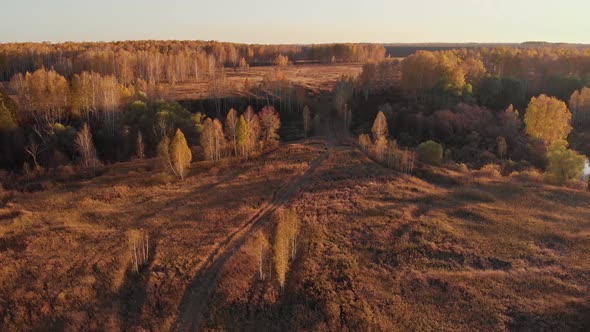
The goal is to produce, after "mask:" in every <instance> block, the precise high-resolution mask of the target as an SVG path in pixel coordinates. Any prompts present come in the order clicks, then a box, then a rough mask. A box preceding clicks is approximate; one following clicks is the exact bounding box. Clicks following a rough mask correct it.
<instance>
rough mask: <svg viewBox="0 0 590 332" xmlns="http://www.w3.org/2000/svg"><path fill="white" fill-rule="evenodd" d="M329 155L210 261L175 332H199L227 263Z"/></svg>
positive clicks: (228, 240) (184, 303) (184, 306)
mask: <svg viewBox="0 0 590 332" xmlns="http://www.w3.org/2000/svg"><path fill="white" fill-rule="evenodd" d="M329 155H330V149H329V147H328V145H326V151H325V152H324V153H323V154H322V155H321V156H320V157H318V158H317V159H316V160H314V161H313V162H312V163H311V164H310V165H309V168H308V169H307V170H306V171H305V173H303V174H302V175H300V176H295V177H293V178H292V179H291V180H290V181H289V183H288V184H287V185H285V186H284V187H283V188H281V189H280V190H278V191H277V192H276V193H275V195H273V199H272V200H271V201H270V202H268V203H266V204H265V205H264V206H262V207H261V208H260V209H259V210H258V212H256V214H254V215H253V216H252V217H251V218H250V219H248V221H247V222H245V223H244V225H243V226H242V227H241V228H240V229H239V230H237V231H235V232H234V233H232V234H230V235H229V236H228V237H227V238H226V239H225V240H224V241H223V242H222V243H221V244H220V245H219V247H218V248H217V249H216V250H215V251H214V252H213V253H212V254H211V255H210V256H209V258H207V260H206V261H205V263H204V264H203V267H202V268H201V270H200V271H199V273H197V275H196V276H195V278H194V280H193V281H192V283H191V284H190V285H189V287H188V288H187V290H186V292H185V295H184V297H183V299H182V302H181V304H180V308H179V315H178V318H177V320H176V322H175V324H174V327H173V330H174V331H197V330H199V328H200V324H201V321H202V319H203V317H204V315H205V314H206V313H207V311H208V309H209V302H210V300H211V297H212V295H213V292H214V290H215V288H216V286H217V282H218V279H219V276H220V272H221V269H222V267H223V265H224V264H225V262H226V261H227V260H228V259H229V258H230V257H231V256H232V255H233V254H234V253H235V252H236V251H237V250H238V249H239V248H240V247H241V246H242V245H243V244H244V243H245V242H246V240H247V239H248V238H249V237H250V236H251V235H252V234H254V233H255V232H256V231H257V230H258V229H259V228H260V227H261V225H262V223H263V222H264V221H265V220H267V219H268V218H267V217H268V216H269V215H270V214H271V213H272V212H273V211H274V210H275V209H277V208H278V207H280V206H281V205H283V204H284V203H285V202H287V201H288V200H289V199H290V198H291V197H292V196H293V195H294V194H295V193H296V192H297V190H298V189H299V187H301V186H302V185H303V184H305V183H306V182H307V181H309V179H310V177H311V176H312V174H313V173H314V172H315V170H316V169H317V168H318V167H319V166H320V165H321V164H322V163H323V162H324V161H325V160H326V159H327V158H328V157H329Z"/></svg>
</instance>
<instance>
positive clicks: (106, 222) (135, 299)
mask: <svg viewBox="0 0 590 332" xmlns="http://www.w3.org/2000/svg"><path fill="white" fill-rule="evenodd" d="M321 152H323V150H322V149H319V148H318V147H314V146H311V145H310V146H308V145H303V144H290V145H286V146H283V147H281V148H279V149H278V150H276V151H274V152H272V153H270V154H268V155H264V156H262V157H260V158H259V159H257V160H254V161H249V162H245V163H241V164H240V165H239V166H237V167H236V166H235V165H234V166H232V167H220V168H218V169H217V170H216V171H214V172H211V171H209V169H204V168H201V167H199V165H194V166H195V167H194V168H196V170H193V172H192V174H191V176H190V177H189V178H187V179H186V180H185V181H184V182H178V181H177V180H174V179H172V178H170V177H168V176H166V175H163V174H159V173H157V172H149V171H146V169H148V168H149V165H147V164H146V163H142V162H133V163H125V164H120V165H116V166H113V167H110V168H108V169H106V170H105V174H103V175H102V176H99V177H97V178H94V179H90V180H81V181H74V182H69V183H65V184H62V185H60V186H54V187H53V188H52V189H49V190H43V191H38V192H35V193H13V197H12V198H10V202H8V203H7V204H6V206H4V207H2V208H1V209H0V262H1V264H0V280H2V282H1V283H0V330H5V331H10V330H31V329H32V330H38V329H48V330H121V329H131V330H140V329H149V330H166V329H168V328H169V327H170V326H171V324H172V323H173V322H174V319H175V316H176V314H177V310H178V305H179V303H180V300H181V298H182V296H183V294H184V292H185V288H186V287H187V286H188V284H189V283H190V282H191V281H192V278H193V277H194V275H195V274H196V272H197V271H198V269H199V268H200V265H201V264H202V262H203V261H204V260H205V259H206V257H208V256H209V254H210V253H211V252H212V251H213V250H214V249H215V248H216V247H217V246H218V245H219V243H221V242H222V241H223V240H224V239H225V238H226V237H227V236H228V235H229V234H231V233H232V232H233V231H234V230H236V229H238V228H240V226H241V225H242V224H243V223H244V222H245V221H246V220H247V219H248V217H249V216H251V215H252V214H254V213H255V212H256V211H257V210H258V209H259V208H260V206H261V205H262V204H263V203H264V202H267V201H270V200H271V199H272V198H273V195H274V193H275V192H276V191H277V190H278V189H279V188H281V187H283V186H284V185H285V184H286V183H287V182H288V181H289V180H290V179H291V177H292V176H293V175H295V174H300V173H302V172H303V171H304V169H305V168H306V165H307V163H308V162H310V161H311V160H313V159H314V158H317V156H318V155H319V154H320V153H321ZM131 229H141V230H145V231H147V232H148V233H149V235H150V247H151V248H150V260H149V262H148V264H147V266H145V267H144V268H143V269H142V270H141V271H140V274H139V275H135V274H134V273H132V272H131V270H130V256H129V248H128V242H127V232H128V231H129V230H131Z"/></svg>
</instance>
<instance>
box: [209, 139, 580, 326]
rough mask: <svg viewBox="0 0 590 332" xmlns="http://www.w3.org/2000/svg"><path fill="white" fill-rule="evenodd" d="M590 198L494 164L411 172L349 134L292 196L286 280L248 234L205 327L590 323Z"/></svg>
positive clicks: (269, 227) (231, 262) (230, 263)
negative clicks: (293, 232)
mask: <svg viewBox="0 0 590 332" xmlns="http://www.w3.org/2000/svg"><path fill="white" fill-rule="evenodd" d="M589 199H590V194H588V193H586V192H584V191H577V190H571V189H564V188H559V187H553V186H548V185H544V184H541V183H539V182H535V181H532V182H531V181H521V180H518V179H516V178H512V177H501V176H499V175H497V174H493V172H492V173H485V172H475V173H473V174H467V173H465V172H463V171H459V170H454V169H453V168H452V167H451V168H447V167H444V168H425V169H423V170H421V171H420V172H419V177H413V176H408V175H402V174H399V173H396V172H392V171H391V170H388V169H385V168H383V167H381V166H379V165H377V164H375V163H374V162H372V161H371V160H369V159H368V158H366V157H365V156H364V155H363V154H361V153H360V152H358V150H356V149H354V148H352V147H351V146H347V145H340V146H338V147H336V148H334V150H333V151H332V152H331V153H330V157H329V158H328V160H326V162H324V163H323V164H322V165H321V166H320V167H319V169H318V170H317V172H316V173H315V174H314V176H313V178H312V179H311V181H310V182H309V183H308V184H307V185H306V186H304V187H303V188H302V190H301V194H300V195H298V196H297V197H296V198H294V199H293V200H292V201H291V204H290V205H291V206H292V207H294V208H295V209H296V211H297V212H298V214H299V215H300V216H301V218H302V220H303V222H304V226H303V227H302V229H303V235H302V237H303V238H302V240H301V241H302V243H301V247H302V248H303V249H302V251H301V253H300V255H299V256H298V258H297V259H296V260H295V261H294V262H293V263H292V264H293V265H292V268H291V271H290V273H289V277H288V282H287V287H286V289H285V290H284V292H281V291H280V288H279V286H278V283H277V282H276V280H271V281H268V280H267V281H260V280H258V278H257V277H256V271H257V263H256V257H255V255H254V254H253V252H254V251H255V248H254V247H253V244H249V245H248V244H247V245H246V246H244V248H243V249H242V250H241V251H240V252H238V253H237V254H236V255H235V256H234V257H233V258H232V259H230V260H229V261H228V263H227V264H226V266H225V268H224V272H223V278H222V280H221V282H220V286H219V288H218V289H217V290H216V292H215V296H214V302H213V303H214V305H213V306H211V311H210V313H209V319H208V321H207V322H206V325H205V326H206V329H213V330H216V329H228V330H233V329H238V328H239V329H247V330H269V329H270V330H328V331H332V330H362V331H369V330H376V331H392V330H394V331H395V330H400V331H406V330H439V331H440V330H445V331H458V330H485V331H498V330H500V331H501V330H584V329H588V328H589V327H590V319H589V317H590V316H589V315H588V312H589V310H590V295H589V294H590V292H589V287H590V282H589V280H590V200H589ZM266 231H267V233H268V234H272V231H273V229H272V225H267V229H266Z"/></svg>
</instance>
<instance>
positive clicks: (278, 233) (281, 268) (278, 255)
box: [273, 209, 289, 289]
mask: <svg viewBox="0 0 590 332" xmlns="http://www.w3.org/2000/svg"><path fill="white" fill-rule="evenodd" d="M274 218H275V221H276V229H275V240H274V246H273V249H274V253H273V260H274V264H275V270H276V272H277V279H278V281H279V284H280V285H281V289H284V287H285V281H286V278H287V271H288V270H289V236H288V235H289V233H288V228H287V224H286V222H285V215H284V211H283V210H282V209H279V210H277V211H275V214H274Z"/></svg>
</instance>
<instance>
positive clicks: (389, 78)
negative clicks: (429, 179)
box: [334, 46, 590, 179]
mask: <svg viewBox="0 0 590 332" xmlns="http://www.w3.org/2000/svg"><path fill="white" fill-rule="evenodd" d="M589 85H590V51H589V50H588V49H587V48H584V47H579V48H578V47H553V46H543V47H539V48H531V47H521V48H507V47H501V48H479V49H457V50H443V51H435V52H431V51H418V52H416V53H414V54H412V55H410V56H408V57H406V58H404V59H403V60H399V59H386V60H384V61H382V62H377V63H368V64H365V65H364V67H363V72H362V74H361V75H360V76H359V77H358V78H356V79H343V80H342V81H341V83H340V84H339V85H338V87H337V89H336V91H335V98H334V99H335V105H334V106H335V108H336V109H337V110H338V111H339V113H340V114H341V117H342V118H343V119H344V122H345V125H346V126H347V127H348V128H351V129H354V130H356V131H357V132H358V133H363V132H367V131H369V130H370V129H371V128H373V137H372V140H371V139H369V137H368V136H365V135H361V137H360V140H359V144H360V145H361V146H364V148H365V150H367V151H369V150H371V149H372V150H373V152H372V154H373V156H376V159H380V160H382V161H383V162H384V163H388V164H391V163H392V161H391V158H392V157H388V156H387V155H398V156H399V155H400V154H399V152H398V149H397V144H400V145H401V146H409V147H418V146H419V145H421V144H420V143H422V142H426V141H429V140H430V141H432V142H438V143H440V144H441V146H440V147H439V148H438V149H437V150H439V151H440V158H439V159H447V160H453V161H457V162H464V163H468V164H470V165H475V166H479V167H481V166H484V165H486V164H489V163H499V164H502V165H503V171H504V172H506V173H510V172H511V171H515V170H524V169H528V168H530V167H531V166H534V167H536V168H537V169H541V170H545V169H546V168H548V167H549V168H552V169H555V167H557V166H556V165H555V163H552V160H551V158H549V157H551V156H553V157H554V158H563V159H564V160H563V161H562V163H564V164H565V163H568V162H569V163H571V164H572V165H574V166H571V167H570V170H569V171H570V172H569V173H568V172H567V171H568V170H563V171H564V172H566V173H568V175H563V174H562V175H560V177H561V178H567V179H575V178H577V177H579V176H580V174H581V171H582V168H583V165H584V158H583V157H581V156H579V155H578V154H577V152H575V151H574V150H570V149H568V148H567V147H568V145H569V144H570V143H572V144H573V145H574V147H575V148H577V149H578V150H582V151H583V152H585V153H588V152H590V151H588V150H587V149H588V146H587V144H586V142H584V141H580V140H579V139H576V137H577V136H579V135H577V136H576V135H570V133H572V132H573V133H574V134H581V133H584V132H585V131H586V128H587V125H588V115H589V113H588V110H589V109H590V107H589V106H590V99H589V96H590V89H588V88H587V87H588V86H589ZM378 114H379V115H384V116H383V117H380V116H377V115H378ZM347 118H350V120H348V121H347V120H346V119H347ZM380 118H382V119H383V120H380ZM375 119H376V121H375V125H377V122H378V121H385V122H386V123H387V125H386V126H387V127H388V133H391V134H390V135H389V134H388V135H383V134H378V135H375V133H374V128H375V125H373V120H375ZM371 126H373V127H371ZM572 130H573V131H572ZM381 136H383V137H381ZM380 138H383V139H386V138H390V139H394V140H393V141H391V142H390V143H389V144H387V141H383V142H379V139H380ZM568 141H569V143H568ZM369 143H371V144H372V145H373V147H372V148H369V146H368V145H369ZM388 146H389V150H390V151H389V150H388ZM376 150H377V151H376ZM387 151H389V152H387ZM556 152H560V153H559V154H558V153H556ZM399 158H401V157H399ZM428 159H429V158H428ZM394 164H396V165H401V164H400V163H399V162H397V163H394ZM402 164H403V163H402ZM399 167H402V168H403V166H398V168H399ZM572 169H573V170H574V171H573V172H571V170H572Z"/></svg>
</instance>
